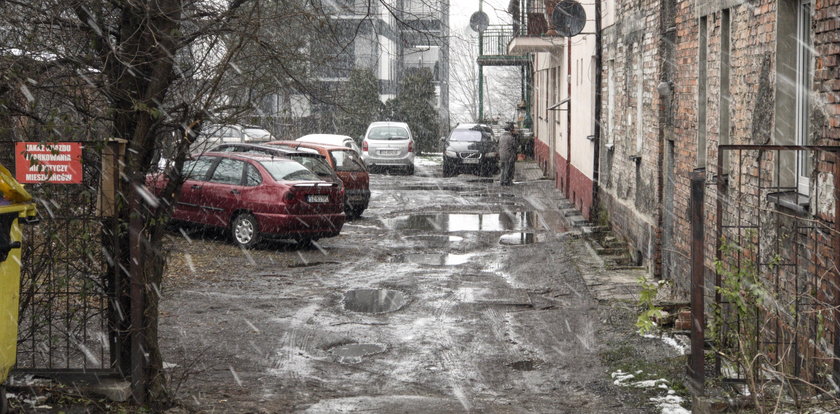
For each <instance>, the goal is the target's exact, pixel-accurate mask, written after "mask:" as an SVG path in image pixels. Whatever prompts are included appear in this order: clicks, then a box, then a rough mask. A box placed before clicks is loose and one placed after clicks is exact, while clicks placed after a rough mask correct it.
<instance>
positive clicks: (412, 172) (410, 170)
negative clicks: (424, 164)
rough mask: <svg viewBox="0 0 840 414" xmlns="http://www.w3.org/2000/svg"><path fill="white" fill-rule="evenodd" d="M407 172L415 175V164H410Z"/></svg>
mask: <svg viewBox="0 0 840 414" xmlns="http://www.w3.org/2000/svg"><path fill="white" fill-rule="evenodd" d="M405 173H406V174H408V175H414V164H411V165H409V166H408V168H406V169H405Z"/></svg>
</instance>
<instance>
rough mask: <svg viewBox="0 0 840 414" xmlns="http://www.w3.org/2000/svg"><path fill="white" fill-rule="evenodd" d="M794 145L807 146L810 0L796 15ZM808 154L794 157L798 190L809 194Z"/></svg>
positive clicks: (803, 153)
mask: <svg viewBox="0 0 840 414" xmlns="http://www.w3.org/2000/svg"><path fill="white" fill-rule="evenodd" d="M796 17H797V18H796V32H797V35H796V38H797V40H798V41H797V42H796V145H808V144H809V142H808V135H809V122H808V120H809V117H810V103H811V102H810V98H809V97H810V91H811V68H812V67H813V65H812V64H811V60H812V59H813V56H812V54H811V0H802V1H801V2H800V4H799V7H797V16H796ZM810 155H811V154H809V152H808V151H799V153H798V156H797V160H796V172H797V189H798V191H799V193H801V194H808V193H809V186H810V176H811V168H812V166H811V156H810Z"/></svg>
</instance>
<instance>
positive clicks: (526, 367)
mask: <svg viewBox="0 0 840 414" xmlns="http://www.w3.org/2000/svg"><path fill="white" fill-rule="evenodd" d="M510 367H511V368H513V369H515V370H517V371H533V370H535V369H537V361H534V360H531V359H524V360H522V361H516V362H513V363H511V364H510Z"/></svg>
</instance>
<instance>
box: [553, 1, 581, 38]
mask: <svg viewBox="0 0 840 414" xmlns="http://www.w3.org/2000/svg"><path fill="white" fill-rule="evenodd" d="M551 25H552V26H554V30H556V31H557V34H559V35H560V36H564V37H572V36H577V35H578V34H579V33H580V32H581V30H583V27H584V26H586V11H584V10H583V6H581V5H580V3H578V2H576V1H574V0H565V1H563V2H562V3H560V4H558V5H556V6H554V11H553V12H552V13H551Z"/></svg>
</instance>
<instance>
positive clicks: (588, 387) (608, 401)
mask: <svg viewBox="0 0 840 414" xmlns="http://www.w3.org/2000/svg"><path fill="white" fill-rule="evenodd" d="M371 187H372V190H373V197H372V200H371V207H370V209H369V210H367V211H366V212H365V213H364V215H363V217H362V218H361V219H358V220H355V221H352V222H349V223H348V224H347V225H345V227H344V229H343V230H342V233H341V235H340V236H338V237H335V238H331V239H325V240H321V241H319V242H317V244H316V245H314V246H311V247H306V248H299V247H297V246H294V245H287V244H284V243H270V244H266V245H264V246H261V247H259V248H257V249H255V250H250V251H242V250H239V249H238V248H235V247H233V246H232V245H230V244H229V243H227V242H226V241H225V240H224V239H223V238H222V237H220V236H219V235H218V234H213V233H202V232H198V231H187V232H184V233H183V234H178V233H172V234H171V237H170V240H168V242H167V243H168V246H169V247H170V249H171V264H170V266H169V269H168V277H167V284H166V285H165V287H164V292H163V301H162V306H161V311H162V318H161V326H160V327H161V336H162V337H161V342H162V345H163V351H164V359H165V361H166V366H167V367H168V368H167V370H168V372H169V374H170V375H171V382H172V385H173V387H174V388H176V389H177V393H178V396H179V398H181V400H182V401H184V402H185V403H186V404H188V405H191V406H192V407H193V408H195V409H198V410H200V411H206V412H267V413H268V412H271V413H273V412H313V413H318V412H354V411H364V412H418V413H420V412H423V413H425V412H444V413H445V412H468V411H475V412H577V413H606V412H621V413H634V412H650V411H651V409H652V407H644V406H641V407H640V406H639V405H638V404H634V403H633V402H630V401H628V400H627V399H626V398H625V397H624V394H623V392H624V391H622V390H621V389H620V388H619V387H616V386H614V385H613V384H612V380H611V378H610V375H609V374H610V373H609V370H608V369H607V368H606V367H604V366H603V365H602V363H601V360H600V359H599V353H601V352H602V351H603V347H604V346H605V340H604V338H605V337H608V336H611V335H612V336H615V335H619V333H617V332H613V331H611V329H612V328H610V327H608V326H606V324H605V323H604V322H605V321H604V320H603V319H604V314H605V313H604V310H603V305H600V304H599V303H598V302H597V301H596V300H595V299H594V298H593V296H592V294H591V293H590V289H588V288H587V286H586V284H585V283H584V281H583V278H582V277H581V273H580V266H581V263H580V262H579V257H580V255H581V254H582V252H583V251H584V248H583V247H582V244H583V242H582V241H581V240H579V239H577V238H575V237H572V235H571V234H570V233H568V232H567V229H566V224H565V223H564V220H563V219H562V217H561V216H560V214H559V213H558V211H557V209H556V207H554V206H553V205H552V203H553V202H554V201H553V200H552V199H551V198H550V196H549V194H550V193H552V192H554V190H552V187H551V183H550V182H548V181H528V182H520V183H517V184H516V185H514V186H513V187H500V186H499V185H498V184H497V183H496V182H492V181H490V180H489V179H486V178H482V177H477V176H473V175H466V174H462V175H459V176H457V177H454V178H442V177H441V171H440V167H439V166H437V165H433V164H432V163H430V162H428V161H426V162H423V163H419V165H418V167H417V174H416V175H415V176H404V175H385V174H373V175H372V176H371Z"/></svg>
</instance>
